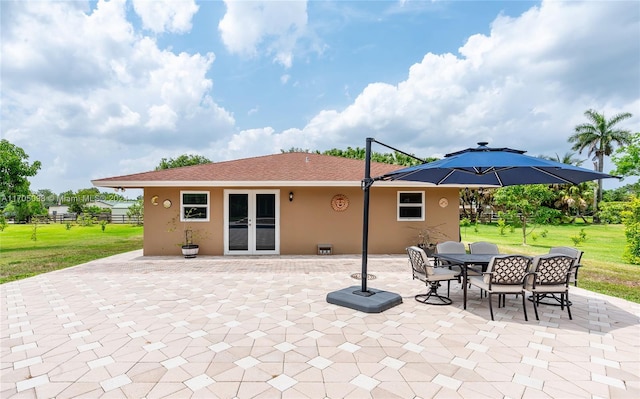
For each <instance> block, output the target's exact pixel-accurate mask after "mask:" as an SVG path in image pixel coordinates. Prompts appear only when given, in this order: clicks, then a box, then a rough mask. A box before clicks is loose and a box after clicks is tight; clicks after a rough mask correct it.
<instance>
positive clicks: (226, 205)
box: [92, 152, 459, 255]
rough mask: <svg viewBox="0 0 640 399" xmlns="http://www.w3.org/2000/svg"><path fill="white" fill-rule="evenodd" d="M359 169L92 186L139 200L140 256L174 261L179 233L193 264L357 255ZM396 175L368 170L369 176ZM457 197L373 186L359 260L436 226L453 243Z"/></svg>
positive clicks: (305, 161) (154, 175) (341, 162)
mask: <svg viewBox="0 0 640 399" xmlns="http://www.w3.org/2000/svg"><path fill="white" fill-rule="evenodd" d="M364 166H365V162H364V161H362V160H355V159H348V158H342V157H334V156H328V155H320V154H311V153H303V152H297V153H296V152H292V153H282V154H276V155H268V156H260V157H254V158H246V159H238V160H233V161H225V162H215V163H211V164H206V165H197V166H189V167H183V168H176V169H166V170H159V171H151V172H144V173H137V174H131V175H125V176H116V177H109V178H104V179H97V180H93V181H92V183H93V184H94V185H95V186H97V187H111V188H141V189H143V190H144V254H145V255H179V254H180V251H181V250H180V244H181V243H182V242H183V236H184V229H185V227H190V228H191V229H193V231H194V243H196V244H198V245H199V246H200V252H199V253H200V255H261V254H265V255H274V254H281V255H308V254H317V253H318V251H319V245H320V246H321V248H320V250H321V252H322V253H331V254H359V253H361V251H362V226H363V196H364V194H363V190H362V188H361V181H362V179H363V177H364ZM399 168H401V167H400V166H397V165H389V164H383V163H375V162H373V163H371V176H372V177H376V176H381V175H383V174H385V173H388V172H390V171H392V170H396V169H399ZM458 191H459V189H458V188H457V187H440V186H434V185H431V184H421V183H414V182H382V181H381V182H376V183H375V184H373V186H372V187H371V189H370V213H369V214H370V219H369V241H368V252H369V253H372V254H399V253H403V252H404V251H405V248H406V247H407V246H408V245H414V244H416V243H417V240H418V232H419V230H420V229H421V228H424V227H425V226H435V227H436V228H437V230H438V231H439V233H440V240H441V241H442V240H445V239H453V240H458V239H459V222H458V220H459V213H458V212H459V210H458V203H459V200H458V198H459V194H458Z"/></svg>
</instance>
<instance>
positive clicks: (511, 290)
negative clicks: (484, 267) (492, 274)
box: [468, 276, 522, 294]
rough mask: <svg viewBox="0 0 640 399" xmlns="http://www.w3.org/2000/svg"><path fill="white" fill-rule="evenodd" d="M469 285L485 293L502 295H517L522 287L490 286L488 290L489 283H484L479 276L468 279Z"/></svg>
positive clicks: (508, 285) (507, 285) (519, 285)
mask: <svg viewBox="0 0 640 399" xmlns="http://www.w3.org/2000/svg"><path fill="white" fill-rule="evenodd" d="M468 281H469V284H471V285H475V286H476V287H478V288H480V289H483V290H485V291H488V292H491V293H494V294H495V293H501V294H502V293H504V294H518V293H520V292H522V285H521V284H516V285H510V284H491V289H489V283H487V282H485V281H484V278H483V277H480V276H471V277H469V280H468Z"/></svg>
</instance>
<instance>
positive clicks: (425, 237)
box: [416, 225, 446, 256]
mask: <svg viewBox="0 0 640 399" xmlns="http://www.w3.org/2000/svg"><path fill="white" fill-rule="evenodd" d="M439 226H440V225H438V226H421V227H419V228H417V229H418V236H417V243H416V246H418V247H420V248H422V249H423V250H424V252H425V253H426V254H427V256H432V255H433V254H434V253H435V252H436V245H437V244H438V241H441V240H443V239H446V235H444V234H443V233H442V232H441V231H440V230H438V227H439Z"/></svg>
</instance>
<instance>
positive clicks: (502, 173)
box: [327, 138, 616, 313]
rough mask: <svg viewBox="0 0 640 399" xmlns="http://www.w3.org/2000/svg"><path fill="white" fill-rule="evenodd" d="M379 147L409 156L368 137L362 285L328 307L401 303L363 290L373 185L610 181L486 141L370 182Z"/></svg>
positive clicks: (333, 295) (367, 308)
mask: <svg viewBox="0 0 640 399" xmlns="http://www.w3.org/2000/svg"><path fill="white" fill-rule="evenodd" d="M373 142H376V143H378V144H382V145H384V146H385V147H387V148H390V149H392V150H394V151H398V152H401V153H403V154H405V155H408V156H410V157H413V155H410V154H407V153H405V152H403V151H400V150H398V149H396V148H393V147H390V146H388V145H386V144H383V143H380V142H379V141H376V140H375V139H373V138H367V144H366V157H365V176H364V179H363V180H362V189H363V191H364V207H363V210H364V217H363V223H362V225H363V234H362V274H361V279H362V283H361V286H360V287H355V286H354V287H348V288H345V289H341V290H338V291H334V292H330V293H329V294H328V295H327V302H329V303H332V304H336V305H341V306H345V307H349V308H352V309H357V310H360V311H363V312H367V313H379V312H382V311H384V310H386V309H389V308H391V307H393V306H396V305H399V304H400V303H402V297H401V296H400V295H398V294H395V293H392V292H387V291H381V290H375V289H368V288H367V252H368V235H369V233H368V231H369V189H370V187H371V185H373V183H374V182H375V181H380V180H407V181H415V182H423V183H433V184H436V185H441V184H451V185H455V186H467V185H468V186H478V187H503V186H514V185H520V184H578V183H582V182H585V181H589V180H596V179H605V178H611V177H616V176H611V175H608V174H606V173H600V172H597V171H592V170H589V169H584V168H580V167H577V166H573V165H569V164H564V163H560V162H554V161H550V160H546V159H543V158H535V157H530V156H528V155H524V153H525V152H526V151H521V150H514V149H511V148H489V147H487V144H488V143H486V142H480V143H478V145H479V146H478V147H477V148H467V149H466V150H462V151H458V152H453V153H450V154H447V155H445V157H444V158H443V159H441V160H438V161H435V162H428V163H423V164H421V165H417V166H411V167H408V168H404V169H398V170H396V171H394V172H391V173H387V174H385V175H382V176H378V177H371V175H370V173H369V172H370V163H371V143H373Z"/></svg>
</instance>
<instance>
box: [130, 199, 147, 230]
mask: <svg viewBox="0 0 640 399" xmlns="http://www.w3.org/2000/svg"><path fill="white" fill-rule="evenodd" d="M127 217H128V218H129V220H132V221H135V223H136V224H137V225H141V224H142V220H143V217H144V205H143V199H141V198H139V199H138V200H137V201H136V203H135V204H133V205H131V206H130V207H129V209H128V210H127Z"/></svg>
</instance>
